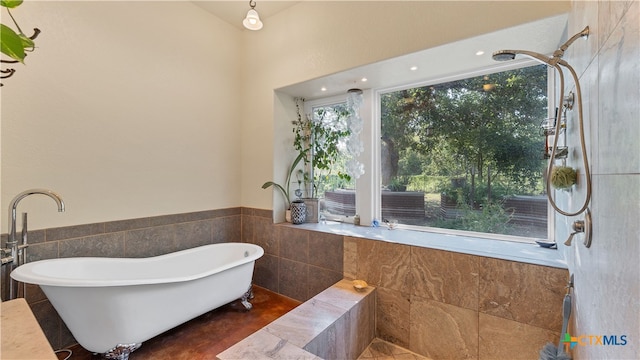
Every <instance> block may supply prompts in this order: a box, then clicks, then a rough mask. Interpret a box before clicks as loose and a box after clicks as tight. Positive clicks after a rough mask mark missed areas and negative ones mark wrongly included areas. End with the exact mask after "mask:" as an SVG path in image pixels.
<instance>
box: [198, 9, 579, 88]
mask: <svg viewBox="0 0 640 360" xmlns="http://www.w3.org/2000/svg"><path fill="white" fill-rule="evenodd" d="M193 2H194V3H195V4H196V5H198V6H200V7H202V8H203V9H205V10H206V11H208V12H210V13H212V14H214V15H215V16H217V17H219V18H220V19H222V20H224V21H226V22H228V23H229V24H231V25H233V26H235V27H237V28H239V29H244V28H243V26H242V19H244V17H245V16H246V13H247V11H248V10H249V9H250V6H249V1H246V0H234V1H193ZM300 2H301V1H268V0H259V1H258V0H256V7H255V8H256V10H257V11H258V12H259V14H260V18H261V19H263V20H264V19H265V18H268V17H270V16H273V15H274V14H276V13H278V12H280V11H282V10H284V9H286V8H289V7H291V6H293V5H296V4H298V3H300ZM265 26H267V25H266V24H265ZM566 27H567V15H566V14H564V15H558V16H553V17H549V18H545V19H541V20H538V21H534V22H531V23H526V24H522V25H518V26H515V27H512V28H508V29H504V30H500V31H496V32H493V33H489V34H483V35H479V36H477V37H473V38H469V39H465V40H461V41H457V42H454V43H449V44H446V45H442V46H438V47H434V48H431V49H425V50H423V51H419V52H416V53H412V54H407V55H403V56H400V57H397V58H393V59H388V60H385V61H380V62H377V63H373V64H367V65H364V66H360V67H357V68H354V69H349V70H346V71H343V72H340V73H336V74H329V75H327V76H323V77H321V78H316V79H309V80H308V81H304V82H302V83H298V84H294V85H290V86H286V87H283V88H280V89H276V90H278V91H281V92H284V93H286V94H289V95H291V96H294V97H302V98H305V99H307V100H311V99H317V98H322V97H329V96H333V95H338V94H344V93H346V91H347V90H348V89H350V88H360V89H390V88H393V87H398V86H405V85H408V84H420V83H425V82H429V81H436V80H439V79H442V80H443V81H445V80H447V78H450V77H457V78H460V75H463V74H469V76H475V75H484V74H488V73H492V72H497V71H501V70H507V69H508V68H513V67H514V65H516V64H514V63H515V62H504V63H497V62H495V61H494V60H493V59H492V58H491V54H492V53H493V52H494V51H497V50H501V49H516V50H517V49H520V50H530V51H534V52H538V53H541V54H551V53H553V51H555V50H556V49H557V48H558V47H559V46H560V45H561V44H562V43H563V41H564V40H565V39H566V38H567V34H566ZM480 51H482V52H484V53H483V54H480V55H478V52H480ZM523 61H530V60H523ZM496 66H500V68H496ZM412 67H415V70H411V68H412ZM363 78H366V79H367V80H366V82H364V81H362V79H363Z"/></svg>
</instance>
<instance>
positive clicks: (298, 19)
mask: <svg viewBox="0 0 640 360" xmlns="http://www.w3.org/2000/svg"><path fill="white" fill-rule="evenodd" d="M567 11H569V3H567V2H559V1H553V2H500V1H495V2H476V1H471V2H457V1H451V2H445V1H387V2H357V1H349V2H347V1H344V2H343V1H340V2H337V1H334V2H330V1H324V2H323V1H316V2H314V1H312V2H301V3H300V4H297V5H295V6H292V7H290V8H288V9H286V10H285V11H283V12H281V13H278V14H276V15H275V16H273V17H271V18H268V19H266V20H265V21H264V28H263V29H262V30H261V31H260V32H254V33H246V34H244V38H243V46H244V51H245V56H244V65H243V74H244V76H245V78H244V81H243V83H244V85H245V86H246V87H245V90H244V91H243V94H244V99H245V100H244V101H245V105H243V109H244V112H243V123H242V139H243V140H242V141H243V152H242V162H241V164H242V165H241V166H242V170H241V173H242V177H241V181H242V205H243V206H248V207H256V208H264V209H271V208H272V202H273V200H274V199H275V200H276V201H277V202H276V204H278V203H279V202H281V200H280V198H279V197H278V196H279V195H278V194H276V195H277V196H276V197H274V195H273V192H272V191H267V190H262V189H261V188H260V186H261V185H262V183H263V182H264V181H267V180H271V179H274V178H275V179H274V180H276V181H277V182H282V181H283V180H284V178H285V176H286V167H287V166H288V164H289V163H290V157H291V155H289V154H287V153H286V152H285V149H286V147H285V146H284V145H283V144H287V143H289V144H290V143H291V140H290V139H291V136H292V135H291V130H290V121H292V120H294V119H295V117H285V116H282V115H281V114H285V113H291V112H292V111H291V108H290V107H291V106H293V103H291V104H287V101H286V99H285V98H286V96H284V95H278V96H277V99H276V101H274V100H273V98H274V94H273V89H278V88H281V87H283V86H286V85H291V84H296V83H299V82H303V81H306V80H309V79H313V78H316V77H320V76H325V75H328V74H332V73H336V72H340V71H344V70H347V69H351V68H354V67H358V66H361V65H365V64H369V63H373V62H377V61H381V60H384V59H388V58H392V57H396V56H400V55H403V54H407V53H411V52H415V51H418V50H424V49H427V48H430V47H434V46H438V45H442V44H446V43H450V42H453V41H457V40H461V39H465V38H469V37H473V36H476V35H480V34H483V33H488V32H492V31H495V30H498V29H502V28H507V27H510V26H514V25H517V24H522V23H525V22H529V21H533V20H536V19H540V18H544V17H548V16H552V15H557V14H559V13H563V12H565V13H566V12H567ZM274 106H279V107H281V108H275V109H274ZM274 113H275V114H277V116H276V118H275V119H274V117H273V114H274ZM293 114H294V116H295V108H294V111H293ZM274 158H275V159H276V160H277V161H276V162H275V163H274V160H273V159H274ZM281 159H284V160H282V161H280V160H281ZM277 206H278V205H276V210H279V209H278V208H277Z"/></svg>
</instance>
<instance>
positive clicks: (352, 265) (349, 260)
mask: <svg viewBox="0 0 640 360" xmlns="http://www.w3.org/2000/svg"><path fill="white" fill-rule="evenodd" d="M343 241H344V244H343V248H344V254H343V255H342V256H343V275H344V277H345V278H347V279H356V277H357V274H358V264H357V259H358V240H357V239H355V238H352V237H348V236H345V237H344V239H343Z"/></svg>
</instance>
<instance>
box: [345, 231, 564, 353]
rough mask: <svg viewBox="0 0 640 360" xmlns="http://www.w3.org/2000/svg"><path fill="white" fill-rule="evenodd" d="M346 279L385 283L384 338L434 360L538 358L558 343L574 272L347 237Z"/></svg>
mask: <svg viewBox="0 0 640 360" xmlns="http://www.w3.org/2000/svg"><path fill="white" fill-rule="evenodd" d="M344 241H345V242H344V248H345V255H344V256H345V260H344V264H345V277H352V278H359V279H363V280H366V281H367V282H369V283H371V284H373V285H375V286H377V294H378V301H377V308H376V316H377V321H376V329H377V336H378V337H380V338H382V339H384V340H387V341H389V342H392V343H394V344H397V345H400V346H403V347H405V348H408V349H409V350H411V351H414V352H416V353H418V354H421V355H425V356H427V357H430V358H433V359H507V358H509V359H537V358H538V353H539V351H540V349H541V348H542V347H543V346H544V345H545V344H546V343H547V342H554V343H556V344H557V343H558V340H559V338H560V328H561V324H562V318H561V309H562V299H563V296H564V294H565V288H564V287H565V285H566V284H567V281H568V272H567V270H564V269H557V268H551V267H545V266H539V265H529V264H523V263H517V262H512V261H506V260H498V259H491V258H485V257H480V256H473V255H466V254H458V253H452V252H447V251H441V250H433V249H426V248H420V247H415V246H408V245H401V244H396V243H388V242H383V241H375V240H368V239H360V238H350V237H345V239H344Z"/></svg>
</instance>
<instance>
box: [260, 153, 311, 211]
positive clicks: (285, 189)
mask: <svg viewBox="0 0 640 360" xmlns="http://www.w3.org/2000/svg"><path fill="white" fill-rule="evenodd" d="M304 156H305V154H304V153H299V154H298V156H297V157H296V158H295V160H293V162H292V163H291V167H290V168H289V172H288V173H287V179H286V181H285V186H282V185H280V184H278V183H276V182H274V181H267V182H266V183H264V184H262V188H263V189H267V188H269V187H271V186H273V187H274V188H276V189H278V190H279V191H280V193H281V194H282V196H283V197H284V203H285V205H286V207H287V208H286V213H285V218H286V220H287V222H291V194H290V188H291V187H290V184H291V176H292V175H293V172H294V171H295V169H296V167H297V166H298V164H300V161H302V159H303V158H304Z"/></svg>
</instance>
